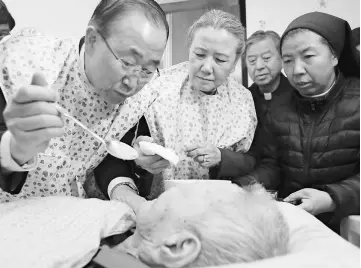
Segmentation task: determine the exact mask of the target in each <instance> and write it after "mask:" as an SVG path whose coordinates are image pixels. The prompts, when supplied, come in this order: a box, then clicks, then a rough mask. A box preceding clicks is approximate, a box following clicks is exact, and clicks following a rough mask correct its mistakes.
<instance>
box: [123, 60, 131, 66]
mask: <svg viewBox="0 0 361 268" xmlns="http://www.w3.org/2000/svg"><path fill="white" fill-rule="evenodd" d="M121 61H122V63H123V64H124V65H125V66H126V67H132V66H134V64H132V63H130V62H127V61H125V60H121Z"/></svg>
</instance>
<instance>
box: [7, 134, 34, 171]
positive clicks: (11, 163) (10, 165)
mask: <svg viewBox="0 0 361 268" xmlns="http://www.w3.org/2000/svg"><path fill="white" fill-rule="evenodd" d="M10 140H11V133H10V131H8V130H7V131H5V133H4V134H3V135H2V137H1V143H0V156H1V157H0V165H1V169H2V170H3V171H8V172H23V171H30V170H33V169H35V168H36V167H37V165H38V157H37V156H36V157H34V158H33V159H31V160H30V161H28V162H27V163H25V164H24V165H22V166H20V165H19V164H18V163H16V162H15V160H14V159H13V158H12V156H11V152H10Z"/></svg>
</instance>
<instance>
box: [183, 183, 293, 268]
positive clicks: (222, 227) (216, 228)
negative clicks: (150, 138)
mask: <svg viewBox="0 0 361 268" xmlns="http://www.w3.org/2000/svg"><path fill="white" fill-rule="evenodd" d="M232 186H234V187H233V188H232V191H230V187H227V189H226V188H224V190H227V191H226V192H225V191H222V188H223V187H219V186H217V187H215V188H214V189H210V190H209V191H208V192H207V196H208V200H212V201H210V202H208V205H206V207H203V209H205V210H204V212H203V213H200V214H199V215H198V216H195V215H194V214H193V215H191V216H189V217H187V220H186V221H185V222H186V225H187V226H186V227H185V228H188V229H189V230H190V231H193V232H194V234H195V235H197V236H198V237H199V239H200V241H201V243H202V249H201V253H200V254H199V256H198V258H197V259H196V260H195V261H194V262H193V263H191V264H189V266H187V267H205V266H217V265H224V264H230V263H241V262H251V261H256V260H261V259H266V258H271V257H275V256H279V255H284V254H286V253H287V252H288V243H289V228H288V225H287V223H286V221H285V219H284V217H283V215H282V214H281V212H280V211H279V210H278V207H277V202H276V201H275V200H274V199H273V198H272V197H271V195H270V194H269V193H267V192H266V191H265V190H264V188H263V187H262V186H260V185H259V184H255V185H250V186H248V187H245V188H243V189H242V188H239V187H238V186H236V185H232ZM193 194H194V193H193ZM193 194H192V193H189V195H193ZM205 197H206V196H204V198H205ZM210 197H211V198H210ZM198 211H200V210H198Z"/></svg>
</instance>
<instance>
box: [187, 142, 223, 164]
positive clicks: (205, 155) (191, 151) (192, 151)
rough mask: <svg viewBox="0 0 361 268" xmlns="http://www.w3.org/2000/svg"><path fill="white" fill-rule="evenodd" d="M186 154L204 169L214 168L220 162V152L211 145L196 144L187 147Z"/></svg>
mask: <svg viewBox="0 0 361 268" xmlns="http://www.w3.org/2000/svg"><path fill="white" fill-rule="evenodd" d="M186 153H187V156H188V157H191V158H193V159H194V160H195V161H196V162H198V163H199V164H200V165H201V166H202V167H205V168H211V167H213V166H216V165H218V164H219V163H220V162H221V160H222V156H221V151H220V150H219V149H218V148H217V147H214V146H213V145H203V144H197V145H192V146H187V148H186Z"/></svg>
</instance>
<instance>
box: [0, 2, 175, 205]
mask: <svg viewBox="0 0 361 268" xmlns="http://www.w3.org/2000/svg"><path fill="white" fill-rule="evenodd" d="M168 36H169V27H168V24H167V21H166V18H165V13H164V12H163V10H162V9H161V8H160V6H159V5H158V4H157V3H156V2H155V1H153V0H112V1H107V0H101V1H100V3H99V4H98V6H97V7H96V9H95V11H94V13H93V15H92V17H91V19H90V21H89V25H88V27H87V29H86V33H85V36H84V38H82V39H81V40H80V42H79V40H71V39H65V40H63V39H58V38H53V37H48V36H44V35H42V34H41V33H39V32H38V31H37V30H35V29H23V30H21V31H19V32H18V33H17V34H16V35H13V36H11V37H10V38H9V39H8V40H6V41H5V42H3V43H2V44H1V45H0V49H1V51H2V54H1V55H0V61H1V63H2V67H3V68H2V70H3V71H2V73H1V75H0V88H1V93H2V94H0V97H1V99H2V105H1V106H0V109H1V111H3V117H4V118H1V121H0V125H1V127H2V129H1V146H0V150H1V176H0V187H1V190H0V202H10V201H13V200H17V199H26V198H30V197H34V196H36V197H45V196H52V195H63V196H64V195H67V196H78V197H99V196H102V197H103V198H104V197H105V196H104V195H102V194H101V191H99V187H98V184H101V183H96V182H95V181H98V182H101V181H102V180H104V181H110V180H112V184H111V185H108V186H107V189H106V190H105V191H103V192H104V194H105V195H106V196H107V195H108V189H109V191H110V192H114V193H115V192H116V193H117V194H118V195H119V193H121V194H120V195H121V196H122V197H123V201H126V202H127V203H128V204H129V205H130V206H131V207H132V208H133V209H134V210H136V209H137V206H138V204H140V203H141V202H143V201H144V199H143V198H141V197H140V196H139V195H138V193H140V194H141V195H142V194H143V195H145V194H144V189H146V188H147V187H143V186H142V185H140V184H139V183H138V182H139V181H141V179H139V177H142V176H147V175H150V173H149V172H147V171H145V170H148V171H151V172H152V171H153V172H155V170H157V169H161V168H163V167H166V166H167V165H168V164H169V163H168V161H166V160H164V159H162V158H160V157H158V156H145V155H143V154H142V153H141V151H140V150H139V158H138V159H137V160H136V164H135V162H134V161H124V160H119V159H115V158H112V157H110V156H107V150H106V146H105V145H103V144H101V143H99V142H98V141H97V140H95V139H94V138H93V137H92V136H91V135H90V134H89V133H88V132H86V131H85V130H84V129H82V128H81V127H79V126H78V125H76V124H74V123H73V122H72V121H70V120H68V119H65V118H64V117H62V116H61V114H60V113H59V111H58V108H57V105H60V106H61V107H62V108H64V109H65V110H66V111H67V112H68V113H70V114H71V115H73V116H74V117H75V118H76V119H78V120H79V121H80V122H81V123H83V124H84V125H85V126H86V127H88V128H89V129H90V130H92V131H93V132H95V133H96V134H97V135H99V136H100V137H101V138H103V139H104V140H106V141H108V140H118V141H123V142H125V143H127V144H129V145H131V144H132V145H133V146H134V147H135V148H136V149H137V148H138V147H137V144H138V142H139V140H142V139H143V138H138V139H137V137H138V136H139V135H146V136H149V135H148V134H147V133H146V132H147V131H148V130H147V125H146V124H145V121H144V118H143V114H144V112H145V111H146V110H147V108H148V107H149V105H150V104H151V103H152V102H153V101H154V99H155V98H156V97H157V95H158V92H157V91H156V90H149V89H144V90H142V89H143V87H144V85H145V84H147V83H148V82H149V81H150V80H151V79H152V78H154V77H156V76H157V75H159V71H158V66H159V64H160V60H161V57H162V55H163V52H164V49H165V46H166V42H167V39H168ZM25 48H26V49H25ZM5 105H6V108H5ZM143 132H145V133H143ZM148 132H149V131H148ZM148 139H149V138H148ZM107 161H110V162H114V163H115V162H116V163H117V165H114V167H115V168H114V169H115V170H109V169H106V168H104V163H106V162H107ZM106 166H107V165H105V167H106ZM94 177H96V178H94ZM115 178H116V180H113V179H115ZM142 181H146V180H142ZM100 188H101V189H102V185H100ZM112 188H114V189H112ZM128 195H129V198H128Z"/></svg>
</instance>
